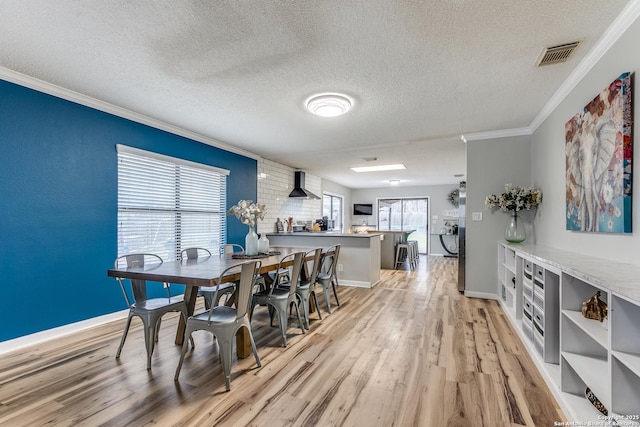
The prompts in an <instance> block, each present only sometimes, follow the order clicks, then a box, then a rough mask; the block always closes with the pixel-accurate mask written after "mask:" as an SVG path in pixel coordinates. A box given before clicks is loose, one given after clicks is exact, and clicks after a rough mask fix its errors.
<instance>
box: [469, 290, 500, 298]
mask: <svg viewBox="0 0 640 427" xmlns="http://www.w3.org/2000/svg"><path fill="white" fill-rule="evenodd" d="M464 296H465V297H470V298H482V299H494V300H497V299H498V294H491V293H486V292H472V291H464Z"/></svg>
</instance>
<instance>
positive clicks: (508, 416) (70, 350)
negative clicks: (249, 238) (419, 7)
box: [0, 257, 564, 426]
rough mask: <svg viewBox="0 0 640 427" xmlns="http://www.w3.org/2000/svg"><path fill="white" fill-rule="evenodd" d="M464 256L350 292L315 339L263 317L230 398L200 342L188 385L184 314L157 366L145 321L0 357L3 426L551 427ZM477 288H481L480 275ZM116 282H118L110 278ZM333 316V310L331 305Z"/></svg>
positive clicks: (206, 339)
mask: <svg viewBox="0 0 640 427" xmlns="http://www.w3.org/2000/svg"><path fill="white" fill-rule="evenodd" d="M456 262H457V261H456V260H454V259H450V258H441V257H429V258H426V257H423V258H422V260H421V263H420V265H419V268H418V269H417V271H415V272H409V271H392V270H383V280H382V282H381V283H380V284H378V285H377V286H376V287H375V288H373V289H362V288H349V287H345V286H341V287H340V288H339V295H340V299H341V304H342V305H341V306H340V307H339V308H337V309H335V310H334V312H333V314H326V315H325V313H326V312H324V311H323V312H322V314H323V320H321V321H320V320H315V319H317V318H316V317H315V315H314V316H313V317H312V318H313V319H314V320H313V321H312V325H311V331H308V332H307V333H306V334H305V335H301V334H300V329H299V328H298V329H295V328H294V327H292V328H290V329H289V345H288V347H287V348H281V347H280V338H279V332H278V329H277V328H270V327H269V326H268V317H267V313H266V309H265V308H264V307H257V308H256V315H255V317H254V320H253V330H254V334H255V336H256V340H257V345H258V352H259V354H260V357H261V359H262V368H257V367H256V365H255V360H254V359H253V358H252V357H251V358H247V359H243V360H241V361H240V362H239V363H238V362H237V361H234V364H233V367H232V378H231V391H230V392H228V393H227V392H225V387H224V380H223V377H222V375H221V370H220V364H219V362H218V358H217V348H216V346H215V345H212V343H213V340H212V338H211V336H210V335H208V334H207V333H206V332H202V331H201V332H197V333H195V334H194V337H195V341H196V348H195V350H194V351H190V352H189V353H187V357H186V358H185V363H184V366H183V368H182V373H181V376H180V381H179V382H178V383H175V382H174V381H173V376H174V372H175V368H176V365H177V361H178V358H179V352H180V348H179V347H178V346H176V345H174V344H173V339H174V332H175V327H176V324H177V318H176V317H167V318H165V320H163V323H162V325H163V327H162V330H161V332H160V342H159V343H158V348H157V349H156V352H155V353H154V356H153V365H152V370H151V371H147V370H146V369H145V368H146V357H145V352H144V344H143V337H142V331H141V328H140V322H139V321H134V324H133V328H132V330H131V332H130V334H129V337H128V340H127V343H126V344H125V347H124V350H123V352H122V356H121V359H120V360H119V361H117V360H116V359H115V358H114V355H115V352H116V349H117V346H118V343H119V340H120V335H121V333H122V328H123V327H124V321H118V322H114V323H111V324H108V325H105V326H101V327H98V328H95V329H92V330H90V331H88V332H82V333H78V334H74V335H71V336H68V337H66V338H64V339H59V340H56V341H55V342H49V343H46V344H42V345H38V346H35V347H32V348H28V349H25V350H21V351H17V352H14V353H10V354H8V355H3V356H2V357H1V358H0V425H2V426H22V425H30V426H31V425H33V426H44V425H51V426H85V425H86V426H97V425H110V426H143V425H151V424H155V425H161V426H173V425H175V426H214V425H215V426H226V425H234V426H285V425H296V426H507V425H527V426H533V425H536V426H552V425H553V423H554V421H562V420H564V416H563V415H562V413H561V411H560V410H559V409H558V406H557V404H556V402H555V401H554V399H553V397H552V396H551V394H550V392H549V391H548V389H547V387H546V385H545V384H544V381H543V380H542V378H541V376H540V375H539V374H538V372H537V370H536V368H535V366H534V364H533V362H532V361H531V359H530V358H529V356H528V355H527V353H526V351H525V350H524V347H523V345H522V344H521V342H520V340H519V338H518V337H517V335H516V334H515V333H514V331H513V330H512V329H511V327H510V325H509V324H508V322H507V320H506V319H505V317H504V315H503V313H502V311H501V309H500V308H499V306H498V305H497V303H496V302H495V301H488V300H478V299H471V298H465V297H463V296H461V295H460V294H459V293H458V291H457V285H456V280H457V278H456V276H457V272H456ZM470 280H473V279H472V278H471V279H470ZM114 286H116V284H115V283H114ZM321 309H324V305H321Z"/></svg>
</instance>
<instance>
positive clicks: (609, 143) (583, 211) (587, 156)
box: [565, 73, 633, 233]
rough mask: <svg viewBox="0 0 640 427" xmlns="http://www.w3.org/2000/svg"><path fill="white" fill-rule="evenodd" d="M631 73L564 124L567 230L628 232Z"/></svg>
mask: <svg viewBox="0 0 640 427" xmlns="http://www.w3.org/2000/svg"><path fill="white" fill-rule="evenodd" d="M631 83H632V75H631V74H630V73H624V74H622V75H620V77H618V78H617V79H616V80H614V81H613V82H612V83H611V84H610V85H609V87H607V88H606V89H604V90H603V91H602V92H601V93H600V94H599V95H598V96H596V97H595V98H594V99H593V101H591V102H590V103H588V104H587V105H586V106H585V107H584V109H583V111H582V112H580V113H578V114H576V115H575V116H574V117H573V118H571V120H569V121H568V122H567V123H566V125H565V137H566V139H565V156H566V199H567V204H566V206H567V212H566V219H567V230H574V231H590V232H598V233H631V167H632V151H633V138H632V128H633V109H632V97H631Z"/></svg>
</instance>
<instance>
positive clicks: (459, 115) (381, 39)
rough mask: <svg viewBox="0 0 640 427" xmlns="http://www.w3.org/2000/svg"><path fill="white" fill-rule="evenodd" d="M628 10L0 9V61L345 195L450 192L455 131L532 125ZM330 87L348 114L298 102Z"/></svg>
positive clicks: (323, 6) (403, 2) (477, 1)
mask: <svg viewBox="0 0 640 427" xmlns="http://www.w3.org/2000/svg"><path fill="white" fill-rule="evenodd" d="M627 3H628V1H627V0H607V1H606V2H602V1H599V0H536V1H533V0H530V1H528V0H518V1H514V0H424V1H419V0H413V1H412V0H348V1H345V0H340V1H322V0H298V1H284V0H283V1H256V0H246V1H201V0H193V1H178V0H157V1H145V2H128V1H115V0H104V1H90V2H86V1H79V0H57V1H50V0H30V1H24V0H19V1H9V0H0V40H2V43H0V66H1V67H4V68H7V69H9V70H13V71H17V72H19V73H23V74H26V75H28V76H32V77H35V78H37V79H41V80H44V81H46V82H50V83H52V84H55V85H58V86H60V87H63V88H67V89H70V90H73V91H75V92H78V93H81V94H84V95H87V96H90V97H93V98H96V99H99V100H102V101H105V102H108V103H111V104H114V105H116V106H119V107H123V108H125V109H128V110H131V111H133V112H137V113H141V114H144V115H146V116H149V117H152V118H155V119H158V120H161V121H164V122H166V123H168V124H171V125H174V126H177V127H180V128H183V129H185V130H188V131H191V132H195V133H197V134H200V135H203V136H205V137H207V138H213V139H215V140H217V141H221V142H223V143H225V144H228V145H233V146H236V147H239V148H241V149H243V150H247V151H249V152H252V153H256V154H258V155H260V156H262V157H265V158H268V159H271V160H274V161H277V162H281V163H284V164H286V165H289V166H292V167H296V168H301V169H304V170H306V171H307V172H309V173H312V174H316V175H320V176H322V177H325V178H327V179H330V180H332V181H335V182H338V183H340V184H343V185H346V186H348V187H351V188H366V187H377V186H381V185H384V184H385V183H386V181H387V180H388V179H392V178H394V179H401V180H402V185H425V184H444V183H455V182H457V181H458V180H459V178H455V177H454V176H453V175H454V174H457V173H464V172H465V146H464V144H463V143H462V142H461V141H460V135H461V134H463V133H474V132H484V131H494V130H501V129H515V128H523V127H527V126H529V125H530V123H531V122H532V121H533V120H534V118H535V117H536V115H537V114H538V113H539V112H540V111H541V110H542V108H543V107H544V106H545V104H546V103H547V101H548V100H549V99H550V98H551V97H552V96H553V95H554V93H555V92H556V91H557V90H558V88H559V87H560V86H561V85H562V83H563V82H564V81H565V80H566V79H567V77H568V76H569V75H570V73H571V72H572V70H573V69H574V68H575V67H576V66H577V65H578V64H579V62H580V60H581V59H582V58H584V57H585V55H586V54H587V53H588V52H589V50H590V49H591V48H592V47H593V46H594V44H595V43H596V42H597V41H598V39H599V38H600V37H601V36H602V35H603V33H604V32H605V30H606V29H607V28H608V27H609V26H610V24H611V23H612V22H613V20H614V19H615V18H616V17H617V16H618V14H620V12H621V11H622V10H623V8H624V6H625V5H626V4H627ZM576 40H580V41H582V43H581V45H580V47H579V48H578V50H577V51H576V53H575V55H574V56H573V57H572V58H571V59H570V60H569V61H568V62H567V63H564V64H558V65H552V66H546V67H541V68H536V67H535V62H536V60H537V59H538V57H539V55H540V53H541V52H542V50H543V48H544V47H547V46H552V45H557V44H562V43H566V42H572V41H576ZM614 77H615V76H614ZM335 91H339V92H344V93H346V94H348V95H350V96H351V97H353V98H354V99H355V102H356V104H355V107H354V109H353V110H352V111H351V112H350V113H349V114H347V115H345V116H342V117H338V118H333V119H326V118H318V117H315V116H312V115H311V114H309V113H308V112H307V111H306V110H305V109H304V108H303V107H304V101H305V100H306V99H307V98H308V97H309V96H311V95H312V94H314V93H318V92H335ZM365 157H377V158H378V159H379V160H378V161H377V162H365V161H364V160H363V158H365ZM365 163H366V164H367V165H368V166H369V165H371V164H372V163H405V164H406V165H407V170H406V171H399V172H390V173H389V172H387V173H384V174H382V173H377V174H364V175H357V174H355V173H354V172H351V171H350V170H349V167H350V166H361V165H363V164H365Z"/></svg>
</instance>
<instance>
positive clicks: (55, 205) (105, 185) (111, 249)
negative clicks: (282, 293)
mask: <svg viewBox="0 0 640 427" xmlns="http://www.w3.org/2000/svg"><path fill="white" fill-rule="evenodd" d="M212 120H213V119H212ZM116 144H124V145H129V146H132V147H137V148H141V149H144V150H148V151H153V152H156V153H161V154H165V155H169V156H173V157H179V158H182V159H186V160H191V161H195V162H199V163H204V164H208V165H212V166H217V167H221V168H225V169H228V170H230V171H231V174H230V175H229V177H228V181H227V205H228V206H231V205H233V204H235V203H236V202H237V201H238V200H240V199H253V200H256V197H257V179H256V175H257V161H256V160H254V159H251V158H248V157H244V156H241V155H238V154H234V153H231V152H228V151H225V150H221V149H218V148H214V147H211V146H209V145H206V144H203V143H200V142H197V141H193V140H190V139H188V138H184V137H180V136H177V135H174V134H171V133H169V132H165V131H162V130H159V129H155V128H152V127H149V126H146V125H143V124H140V123H136V122H133V121H130V120H127V119H123V118H120V117H117V116H114V115H111V114H108V113H104V112H101V111H98V110H95V109H92V108H89V107H85V106H83V105H79V104H76V103H73V102H69V101H66V100H63V99H60V98H57V97H54V96H50V95H47V94H44V93H41V92H38V91H35V90H31V89H28V88H25V87H22V86H19V85H15V84H13V83H9V82H5V81H1V80H0V152H1V153H2V156H1V157H0V158H1V159H2V161H1V162H0V281H1V282H0V287H1V289H2V290H1V292H2V294H1V295H2V297H1V298H0V324H1V325H2V328H0V341H5V340H8V339H12V338H16V337H20V336H23V335H28V334H31V333H34V332H39V331H43V330H46V329H50V328H54V327H58V326H62V325H65V324H69V323H73V322H77V321H81V320H86V319H89V318H92V317H96V316H100V315H104V314H108V313H112V312H115V311H119V310H123V309H125V308H126V305H125V303H124V299H123V297H122V293H121V291H120V288H119V287H118V285H117V283H116V281H115V280H114V279H112V278H109V277H107V274H106V271H107V269H108V268H110V267H111V266H112V265H113V260H114V259H115V257H116V256H117V253H116V252H117V247H116V227H117V224H116V219H117V184H118V183H117V160H116V148H115V146H116ZM246 231H247V230H246V226H243V225H242V224H240V222H239V221H236V220H235V219H233V218H231V217H229V222H228V235H227V240H228V241H229V242H231V243H240V244H244V235H245V234H246Z"/></svg>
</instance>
